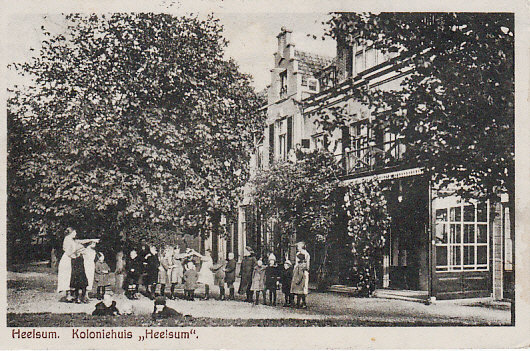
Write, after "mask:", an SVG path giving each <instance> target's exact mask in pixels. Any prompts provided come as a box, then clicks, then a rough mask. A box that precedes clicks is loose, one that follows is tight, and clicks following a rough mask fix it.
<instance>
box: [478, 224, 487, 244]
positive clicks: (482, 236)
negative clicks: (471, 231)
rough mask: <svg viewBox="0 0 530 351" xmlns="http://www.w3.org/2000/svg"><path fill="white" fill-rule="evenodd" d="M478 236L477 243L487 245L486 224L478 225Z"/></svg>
mask: <svg viewBox="0 0 530 351" xmlns="http://www.w3.org/2000/svg"><path fill="white" fill-rule="evenodd" d="M477 228H478V233H477V234H478V235H477V242H478V243H487V242H488V225H487V224H478V225H477Z"/></svg>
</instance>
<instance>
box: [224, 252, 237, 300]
mask: <svg viewBox="0 0 530 351" xmlns="http://www.w3.org/2000/svg"><path fill="white" fill-rule="evenodd" d="M236 265H237V263H236V260H235V259H234V253H233V252H230V253H229V254H228V262H227V263H226V267H225V283H226V285H227V286H228V290H229V294H230V295H228V299H229V300H234V299H235V289H234V282H235V281H236Z"/></svg>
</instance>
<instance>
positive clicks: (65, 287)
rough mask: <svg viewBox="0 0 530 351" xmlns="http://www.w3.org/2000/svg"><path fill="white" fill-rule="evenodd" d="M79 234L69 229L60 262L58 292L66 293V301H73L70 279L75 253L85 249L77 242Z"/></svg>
mask: <svg viewBox="0 0 530 351" xmlns="http://www.w3.org/2000/svg"><path fill="white" fill-rule="evenodd" d="M76 235H77V232H76V231H75V230H74V229H73V228H68V229H67V234H66V236H65V238H64V241H63V251H64V253H63V255H62V257H61V260H60V261H59V266H58V269H59V272H58V275H57V292H66V301H68V302H70V301H72V300H73V298H72V295H71V290H70V278H71V275H72V260H73V259H74V258H75V252H76V251H77V250H78V249H81V248H82V247H83V245H82V244H80V243H78V242H77V241H76V240H75V237H76Z"/></svg>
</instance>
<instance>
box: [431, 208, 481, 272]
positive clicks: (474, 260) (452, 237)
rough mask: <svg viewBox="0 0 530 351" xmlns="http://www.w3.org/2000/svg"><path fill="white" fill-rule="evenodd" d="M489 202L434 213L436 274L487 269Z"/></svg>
mask: <svg viewBox="0 0 530 351" xmlns="http://www.w3.org/2000/svg"><path fill="white" fill-rule="evenodd" d="M488 233H489V203H478V204H473V203H471V204H469V203H459V204H455V206H451V207H448V208H440V209H437V210H436V225H435V240H436V271H438V272H444V271H482V270H488V269H489V249H488V248H489V235H488Z"/></svg>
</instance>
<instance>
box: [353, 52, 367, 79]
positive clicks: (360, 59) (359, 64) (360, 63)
mask: <svg viewBox="0 0 530 351" xmlns="http://www.w3.org/2000/svg"><path fill="white" fill-rule="evenodd" d="M364 70H365V64H364V50H360V51H358V52H357V54H356V55H355V73H356V74H359V73H361V72H362V71H364Z"/></svg>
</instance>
